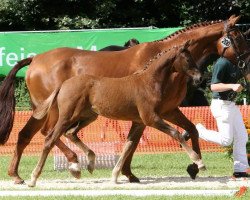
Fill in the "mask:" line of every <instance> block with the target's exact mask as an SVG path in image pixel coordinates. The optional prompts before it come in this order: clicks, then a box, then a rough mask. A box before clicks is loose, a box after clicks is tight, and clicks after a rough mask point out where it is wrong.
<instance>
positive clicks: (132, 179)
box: [128, 175, 140, 183]
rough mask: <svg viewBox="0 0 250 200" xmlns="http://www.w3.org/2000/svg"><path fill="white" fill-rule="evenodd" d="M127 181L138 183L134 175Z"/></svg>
mask: <svg viewBox="0 0 250 200" xmlns="http://www.w3.org/2000/svg"><path fill="white" fill-rule="evenodd" d="M128 180H129V182H130V183H140V180H139V178H137V177H136V176H135V175H131V176H129V177H128Z"/></svg>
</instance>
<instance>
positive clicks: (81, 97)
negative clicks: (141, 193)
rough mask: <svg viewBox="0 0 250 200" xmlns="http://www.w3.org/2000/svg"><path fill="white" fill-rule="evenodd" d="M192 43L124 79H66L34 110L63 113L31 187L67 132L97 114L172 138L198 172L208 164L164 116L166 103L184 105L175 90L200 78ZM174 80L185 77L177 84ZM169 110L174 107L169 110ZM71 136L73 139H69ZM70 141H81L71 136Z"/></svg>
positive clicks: (126, 152)
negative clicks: (189, 79)
mask: <svg viewBox="0 0 250 200" xmlns="http://www.w3.org/2000/svg"><path fill="white" fill-rule="evenodd" d="M188 46H189V42H187V43H186V44H185V45H184V46H181V47H174V48H172V49H168V50H166V51H164V52H162V53H160V54H158V55H157V57H156V58H154V59H153V60H152V61H151V62H150V63H149V64H148V65H146V66H145V68H144V69H142V70H140V71H137V72H136V73H134V74H133V75H130V76H127V77H123V78H105V77H95V76H91V75H79V76H75V77H73V78H71V79H69V80H66V81H65V82H64V83H63V84H62V86H61V88H58V89H56V90H55V91H54V92H53V93H52V94H51V96H50V97H49V98H48V99H47V100H46V101H45V102H44V103H43V104H41V105H40V106H38V107H37V109H36V110H35V112H34V115H33V116H34V117H35V118H37V119H41V118H44V117H46V114H47V113H48V112H49V110H50V109H51V107H53V106H57V107H58V110H59V118H58V121H57V123H56V125H55V127H54V128H53V130H52V131H51V132H50V133H49V135H48V136H47V137H46V140H45V146H44V149H43V152H42V155H41V157H40V160H39V162H38V164H37V166H36V168H35V169H34V171H33V173H32V176H31V182H30V184H29V186H35V185H36V181H37V178H38V177H39V175H40V174H41V171H42V168H43V166H44V163H45V161H46V158H47V156H48V153H49V152H50V150H51V149H52V148H53V146H54V145H55V143H56V141H57V140H58V139H59V138H60V136H61V135H62V134H65V133H66V134H69V132H68V130H69V129H70V127H71V126H72V125H73V124H74V123H76V122H78V121H79V120H80V121H82V122H84V124H85V126H87V125H88V124H90V123H91V122H93V121H94V120H95V119H96V118H97V117H98V115H102V116H105V117H108V118H112V119H117V120H129V121H133V122H135V123H143V124H145V125H146V126H150V127H153V128H156V129H158V130H160V131H162V132H164V133H166V134H169V135H170V136H171V137H173V138H174V139H175V140H177V141H178V142H180V144H181V145H182V147H183V149H185V150H186V152H187V154H188V156H189V157H190V159H191V160H192V161H193V163H195V164H196V165H197V166H198V168H199V169H205V165H204V164H203V162H202V159H201V158H200V157H199V155H198V154H197V153H196V152H195V151H193V150H192V148H190V147H189V146H188V145H187V143H186V142H185V140H184V139H183V137H182V135H181V134H180V133H179V132H178V131H177V130H176V129H174V128H173V127H171V126H170V125H169V124H167V123H166V122H165V121H164V120H163V118H162V115H165V114H166V112H167V111H168V110H167V109H166V108H167V107H168V106H166V105H167V104H170V105H172V108H171V109H170V110H173V109H175V108H176V107H177V106H178V104H179V103H180V102H181V100H180V101H179V102H176V100H175V98H173V99H172V98H171V97H172V96H175V95H176V91H177V92H178V91H182V88H185V87H186V84H187V77H191V78H192V79H193V80H194V81H199V80H200V72H199V70H198V68H197V66H196V64H195V62H194V60H193V58H192V56H191V54H190V52H189V51H188V49H187V48H188ZM173 76H174V77H175V76H181V77H183V78H181V80H180V82H179V83H176V82H175V81H173V80H175V78H174V79H173ZM168 109H169V108H168ZM68 136H69V135H68ZM70 137H76V136H75V135H74V134H71V135H70ZM137 137H140V135H139V136H138V135H137V134H135V132H130V133H129V136H128V140H127V142H126V144H125V147H124V149H123V152H122V154H121V157H120V158H119V160H118V162H117V164H116V166H115V167H114V169H113V172H112V180H113V181H114V182H117V178H118V175H119V173H120V171H121V169H122V167H123V165H124V162H125V160H126V158H127V156H128V155H129V153H130V151H131V148H132V147H133V145H134V141H136V140H137Z"/></svg>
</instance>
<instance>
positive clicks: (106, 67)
mask: <svg viewBox="0 0 250 200" xmlns="http://www.w3.org/2000/svg"><path fill="white" fill-rule="evenodd" d="M238 20H239V17H235V16H231V17H230V18H229V19H228V20H226V21H215V22H204V23H200V24H195V25H193V26H190V27H187V28H185V29H183V30H180V31H177V32H176V33H174V34H172V35H170V36H168V37H166V38H164V39H162V40H159V41H154V42H149V43H142V44H138V45H136V46H134V47H131V48H129V49H127V50H122V51H115V52H107V51H106V52H104V51H102V52H91V51H84V50H79V49H72V48H58V49H54V50H51V51H48V52H45V53H43V54H39V55H37V56H35V57H33V58H26V59H24V60H21V61H19V62H18V63H17V64H16V65H15V66H14V68H13V69H12V70H11V72H10V73H9V75H8V76H7V77H6V79H5V80H4V81H3V83H2V84H1V89H0V118H1V120H2V123H1V126H0V144H4V143H5V142H6V141H7V140H8V137H9V134H10V132H11V130H12V126H13V120H14V113H15V98H14V82H15V76H16V73H17V72H18V70H20V69H21V68H23V67H24V66H26V65H30V66H29V68H28V70H27V74H26V84H27V87H28V90H29V93H30V97H31V102H32V106H33V109H35V108H36V106H37V105H39V104H40V103H41V102H43V101H44V100H45V99H47V98H48V96H50V94H51V93H52V92H53V91H54V90H55V88H57V87H59V86H60V85H61V84H62V83H63V82H64V81H65V80H67V79H69V78H71V77H73V76H76V75H79V74H91V75H95V76H106V77H123V76H126V75H129V74H132V73H134V72H135V71H137V70H138V69H139V68H141V67H142V66H143V65H144V64H145V63H146V62H147V61H148V60H149V59H151V58H153V57H154V56H155V55H157V54H158V53H159V52H161V51H163V50H164V49H169V48H170V47H171V46H174V45H176V46H177V45H182V44H184V43H185V41H187V40H191V39H192V41H193V43H192V45H191V46H190V47H189V50H190V52H191V54H192V56H193V58H194V60H195V61H196V63H201V62H202V61H203V60H205V59H206V58H207V57H208V56H210V55H211V54H218V55H221V54H222V52H223V49H225V48H224V46H223V45H222V43H221V41H222V39H223V38H224V37H227V36H228V35H230V36H232V37H231V39H230V40H235V39H237V41H236V43H237V44H238V42H239V41H241V40H244V41H245V39H244V38H241V37H240V36H241V33H240V31H239V30H238V29H233V28H235V23H236V22H237V21H238ZM244 43H245V42H244ZM240 44H241V46H240V48H239V49H240V51H239V52H240V54H241V53H244V52H245V51H246V47H245V46H246V44H245V46H244V44H242V42H241V43H240ZM231 49H232V48H231V47H229V48H227V50H226V51H225V52H224V56H225V57H227V58H228V59H230V60H235V59H236V56H235V53H234V51H233V50H231ZM243 59H245V58H243ZM180 98H182V97H180ZM172 101H173V102H175V101H179V98H177V97H176V99H173V100H172ZM169 105H170V106H171V104H169ZM57 118H58V111H57V109H51V110H50V112H49V113H48V117H47V118H46V119H42V120H37V119H35V118H34V117H32V116H31V117H30V119H29V120H28V122H27V124H26V125H25V126H24V128H23V129H22V130H21V131H20V132H19V136H18V141H17V146H16V149H15V152H14V156H13V159H12V162H11V164H10V167H9V170H8V174H9V175H10V176H11V177H12V178H13V179H14V181H15V183H23V179H22V178H21V177H20V176H19V174H18V165H19V162H20V158H21V156H22V153H23V150H24V149H25V148H26V146H27V145H28V144H29V142H30V141H31V139H32V138H33V136H34V135H35V134H36V133H37V131H38V130H40V129H41V132H42V134H44V135H47V133H48V132H49V131H50V130H51V128H52V127H54V125H55V123H56V121H57ZM164 119H165V120H168V121H170V122H171V123H173V124H175V125H177V126H180V127H181V128H183V129H185V130H186V131H188V132H189V133H191V140H192V146H193V150H194V151H195V152H196V153H197V154H198V155H199V156H201V153H200V148H199V144H198V133H197V130H196V128H195V126H194V124H193V123H192V122H190V121H189V120H188V119H187V118H186V117H185V116H184V115H183V114H182V113H181V111H180V110H179V109H178V108H175V109H173V110H172V112H171V113H168V114H166V115H165V116H164ZM83 126H85V124H84V123H82V122H76V123H75V124H74V125H73V126H72V127H71V128H70V130H69V131H70V132H74V133H77V132H78V131H79V130H80V129H81V127H83ZM144 129H145V125H144V124H142V123H133V124H132V127H131V129H130V134H132V133H134V132H136V133H137V135H138V137H137V141H135V145H134V146H133V147H132V149H131V151H130V154H129V155H128V157H127V158H126V161H125V163H124V167H123V168H122V170H121V172H122V174H124V175H125V176H127V177H128V179H129V181H130V182H138V181H139V179H138V178H137V177H136V176H135V175H134V174H133V173H132V172H131V168H130V164H131V160H132V157H133V154H134V151H135V150H136V147H137V144H138V142H139V139H140V137H141V135H142V133H143V130H144ZM73 142H75V143H76V144H77V145H78V146H80V147H81V148H82V149H83V150H84V152H85V154H86V155H87V158H88V159H89V164H88V170H89V171H90V172H92V171H93V169H94V162H95V154H94V152H93V151H91V150H90V149H89V148H88V147H87V146H86V145H84V144H83V143H81V141H80V139H79V138H77V139H76V140H75V141H73ZM56 145H57V146H58V148H59V149H60V150H61V151H63V153H64V154H65V156H66V157H67V159H68V161H69V162H70V163H71V164H72V166H74V167H73V168H78V169H79V171H78V172H76V171H75V170H70V172H71V173H72V174H73V175H74V176H75V177H80V173H81V172H80V168H79V167H78V160H77V155H76V154H75V153H74V152H73V151H71V150H70V149H69V148H68V147H67V146H66V145H65V144H64V143H63V142H62V141H61V140H60V139H58V141H57V142H56ZM70 166H71V165H70ZM76 166H77V167H76ZM70 169H71V167H70Z"/></svg>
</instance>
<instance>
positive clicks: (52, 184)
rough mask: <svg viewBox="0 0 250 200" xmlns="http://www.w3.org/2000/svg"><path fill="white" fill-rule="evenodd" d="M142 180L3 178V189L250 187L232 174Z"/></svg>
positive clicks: (0, 184)
mask: <svg viewBox="0 0 250 200" xmlns="http://www.w3.org/2000/svg"><path fill="white" fill-rule="evenodd" d="M140 180H141V182H140V183H129V182H128V181H127V179H126V177H124V176H121V177H119V179H118V184H115V183H112V182H111V179H110V178H98V179H80V180H76V179H65V180H43V179H38V181H37V185H36V187H35V188H29V187H28V185H27V183H28V182H29V181H28V180H27V181H26V184H23V185H15V184H14V183H13V182H12V181H11V180H10V181H0V190H34V189H36V190H37V189H38V190H63V189H67V190H92V189H94V190H109V189H117V190H147V189H150V190H152V189H157V190H160V189H204V190H207V189H211V190H221V189H223V190H226V189H239V188H240V187H242V186H246V187H250V179H240V180H233V179H231V178H230V177H197V178H196V179H195V180H192V179H190V178H189V177H146V178H141V179H140Z"/></svg>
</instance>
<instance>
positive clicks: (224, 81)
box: [196, 57, 250, 178]
mask: <svg viewBox="0 0 250 200" xmlns="http://www.w3.org/2000/svg"><path fill="white" fill-rule="evenodd" d="M241 77H242V74H241V72H240V70H239V68H238V67H236V66H234V65H233V64H232V63H231V62H230V61H229V60H228V59H226V58H224V57H220V58H219V59H218V60H217V61H216V63H215V64H214V66H213V73H212V80H211V90H212V97H213V99H212V102H211V106H210V109H211V112H212V114H213V116H214V118H215V119H216V122H217V127H218V130H219V132H216V131H213V130H207V129H206V128H205V127H204V126H203V125H202V124H197V125H196V128H197V130H198V132H199V137H200V138H202V139H203V140H205V141H209V142H213V143H216V144H219V145H221V146H229V145H231V144H232V143H233V161H234V173H233V176H234V177H235V178H241V177H250V175H249V174H248V173H246V170H247V168H248V167H249V165H248V160H247V150H246V143H247V141H248V135H247V131H246V128H245V125H244V122H243V119H242V115H241V112H240V110H239V108H238V106H237V105H235V102H234V101H233V99H234V96H235V95H234V94H235V93H238V92H241V91H242V89H243V87H242V85H241V84H239V83H237V81H238V80H239V79H240V78H241Z"/></svg>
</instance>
